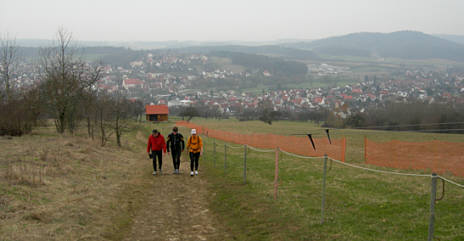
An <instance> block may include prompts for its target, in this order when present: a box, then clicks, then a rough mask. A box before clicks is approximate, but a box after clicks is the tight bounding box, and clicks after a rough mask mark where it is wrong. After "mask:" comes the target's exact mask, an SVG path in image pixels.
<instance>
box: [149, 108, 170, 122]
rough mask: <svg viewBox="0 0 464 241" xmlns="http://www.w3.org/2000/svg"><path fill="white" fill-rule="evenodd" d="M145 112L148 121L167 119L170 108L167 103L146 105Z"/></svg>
mask: <svg viewBox="0 0 464 241" xmlns="http://www.w3.org/2000/svg"><path fill="white" fill-rule="evenodd" d="M145 114H146V118H147V121H167V120H168V115H169V108H168V106H167V105H146V106H145Z"/></svg>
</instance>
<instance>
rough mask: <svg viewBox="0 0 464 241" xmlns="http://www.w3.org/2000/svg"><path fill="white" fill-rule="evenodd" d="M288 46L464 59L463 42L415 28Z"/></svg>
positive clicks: (370, 54) (349, 53)
mask: <svg viewBox="0 0 464 241" xmlns="http://www.w3.org/2000/svg"><path fill="white" fill-rule="evenodd" d="M286 46H288V47H293V48H300V49H304V50H312V51H314V52H315V53H316V54H322V55H332V56H363V57H392V58H402V59H448V60H455V61H464V45H462V44H459V43H456V42H452V41H449V40H446V39H443V38H439V37H435V36H432V35H428V34H424V33H421V32H415V31H399V32H393V33H353V34H348V35H343V36H338V37H331V38H325V39H320V40H315V41H311V42H300V43H293V44H286Z"/></svg>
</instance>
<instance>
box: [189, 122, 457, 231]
mask: <svg viewBox="0 0 464 241" xmlns="http://www.w3.org/2000/svg"><path fill="white" fill-rule="evenodd" d="M193 122H194V123H196V124H199V125H203V126H207V127H209V128H212V129H221V130H227V131H234V132H240V133H275V134H281V135H289V134H292V133H301V132H303V133H305V131H311V132H313V133H316V132H317V131H313V129H317V128H318V125H317V124H315V123H312V122H290V121H278V122H274V123H273V124H272V125H267V124H264V123H262V122H259V121H250V122H239V121H237V120H234V119H229V120H221V121H218V120H206V119H199V118H195V119H194V120H193ZM321 133H323V132H321ZM332 136H333V137H334V138H339V137H342V136H346V138H347V152H348V153H347V160H348V161H350V162H361V161H362V153H363V151H362V150H363V139H364V136H367V137H368V138H369V139H371V140H374V141H389V140H393V139H397V140H403V141H426V140H444V141H455V142H462V141H464V135H452V134H429V133H415V132H388V131H370V130H334V131H332ZM204 140H205V143H206V152H205V156H204V158H203V160H202V168H205V169H206V172H207V174H206V175H205V177H206V178H207V180H208V182H209V183H210V191H211V193H212V195H211V196H212V197H211V209H212V210H213V211H214V212H215V213H216V215H218V217H219V220H221V221H222V222H223V225H224V226H226V227H228V228H229V230H228V231H229V232H230V233H232V234H234V238H235V239H236V240H425V239H427V234H428V222H429V205H430V203H429V202H430V182H431V180H430V178H427V177H405V176H392V175H385V174H377V173H371V172H366V171H362V170H359V169H353V168H348V167H345V166H342V165H339V164H337V163H332V164H330V162H329V166H330V167H331V168H330V171H328V174H327V190H326V209H325V222H324V224H321V223H320V219H321V209H320V206H321V186H322V168H323V166H322V160H302V159H296V158H292V157H289V156H286V155H285V154H281V155H280V162H279V189H278V198H277V200H273V182H274V171H275V169H274V158H275V154H274V153H257V152H254V151H249V152H248V158H247V184H246V185H245V184H243V148H240V149H230V148H229V149H228V151H227V153H228V154H227V168H226V169H225V168H224V142H222V141H220V140H214V142H215V143H216V145H217V147H216V155H215V156H214V155H213V153H212V152H213V147H212V145H213V139H210V138H207V137H204ZM233 146H237V145H236V144H233ZM214 160H215V161H214ZM377 169H385V168H380V167H378V168H377ZM411 172H413V171H411ZM417 173H420V172H417ZM452 179H454V180H456V181H458V182H460V183H463V182H464V180H463V179H459V178H456V177H452ZM440 194H441V182H440V181H439V185H438V194H437V195H440ZM435 237H437V238H438V239H439V240H464V190H463V189H460V188H458V187H456V186H453V185H450V184H446V195H445V198H444V199H443V200H442V201H438V202H437V204H436V223H435ZM438 239H437V240H438Z"/></svg>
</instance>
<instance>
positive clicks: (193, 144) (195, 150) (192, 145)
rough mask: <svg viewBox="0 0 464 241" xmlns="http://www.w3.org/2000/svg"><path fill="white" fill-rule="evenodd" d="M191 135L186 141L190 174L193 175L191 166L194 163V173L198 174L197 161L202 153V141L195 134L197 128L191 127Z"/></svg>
mask: <svg viewBox="0 0 464 241" xmlns="http://www.w3.org/2000/svg"><path fill="white" fill-rule="evenodd" d="M191 134H192V135H191V136H190V137H189V139H188V141H187V150H188V151H189V154H190V176H193V173H194V172H193V166H194V164H195V175H198V161H199V159H200V156H201V155H203V141H202V140H201V138H200V137H199V136H198V135H197V130H196V129H192V132H191Z"/></svg>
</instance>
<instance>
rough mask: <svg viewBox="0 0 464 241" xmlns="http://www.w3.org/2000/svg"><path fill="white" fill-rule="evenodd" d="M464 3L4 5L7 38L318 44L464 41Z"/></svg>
mask: <svg viewBox="0 0 464 241" xmlns="http://www.w3.org/2000/svg"><path fill="white" fill-rule="evenodd" d="M463 11H464V0H337V1H335V0H317V1H315V0H280V1H274V0H228V1H223V0H162V1H158V0H125V1H122V0H73V1H69V0H29V1H28V0H0V33H3V34H4V33H6V32H8V33H9V35H12V36H15V37H16V38H41V39H52V38H54V36H55V33H56V31H57V30H58V29H59V28H60V27H64V28H65V29H67V30H68V31H70V32H72V33H73V35H74V37H75V39H78V40H98V41H103V40H115V41H119V40H124V41H132V40H141V41H162V40H202V41H222V40H246V41H250V40H251V41H263V40H277V39H314V38H321V37H329V36H333V35H341V34H346V33H351V32H364V31H369V32H392V31H397V30H418V31H422V32H426V33H446V34H460V35H464V14H463Z"/></svg>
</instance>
